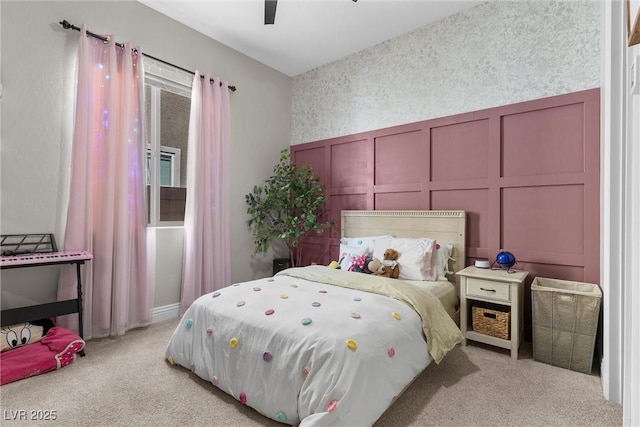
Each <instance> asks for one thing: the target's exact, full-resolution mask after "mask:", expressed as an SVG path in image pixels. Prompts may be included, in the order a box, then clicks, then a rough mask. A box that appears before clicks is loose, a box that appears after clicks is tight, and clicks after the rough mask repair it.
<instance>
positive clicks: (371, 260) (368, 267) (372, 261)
mask: <svg viewBox="0 0 640 427" xmlns="http://www.w3.org/2000/svg"><path fill="white" fill-rule="evenodd" d="M348 270H349V271H355V272H356V273H366V274H378V275H379V274H382V273H383V272H384V267H383V266H382V261H380V260H379V259H378V258H376V257H373V256H371V255H368V254H363V255H357V256H356V257H354V258H353V261H352V262H351V265H350V266H349V269H348Z"/></svg>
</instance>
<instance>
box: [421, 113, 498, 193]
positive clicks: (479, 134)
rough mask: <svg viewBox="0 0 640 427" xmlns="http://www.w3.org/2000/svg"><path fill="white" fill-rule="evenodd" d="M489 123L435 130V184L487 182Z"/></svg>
mask: <svg viewBox="0 0 640 427" xmlns="http://www.w3.org/2000/svg"><path fill="white" fill-rule="evenodd" d="M488 144H489V120H488V119H484V120H475V121H469V122H463V123H456V124H451V125H447V126H438V127H434V128H432V129H431V180H432V181H453V180H456V181H460V180H467V179H477V178H487V176H488V168H489V166H488V157H489V154H488V153H489V148H488Z"/></svg>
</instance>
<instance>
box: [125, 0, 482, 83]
mask: <svg viewBox="0 0 640 427" xmlns="http://www.w3.org/2000/svg"><path fill="white" fill-rule="evenodd" d="M138 1H139V2H141V3H143V4H145V5H147V6H149V7H151V8H152V9H155V10H157V11H158V12H160V13H162V14H164V15H167V16H169V17H171V18H173V19H175V20H176V21H178V22H181V23H182V24H185V25H187V26H189V27H191V28H193V29H194V30H196V31H199V32H201V33H203V34H205V35H207V36H209V37H211V38H212V39H214V40H217V41H219V42H220V43H223V44H225V45H226V46H229V47H231V48H232V49H235V50H237V51H239V52H241V53H243V54H245V55H247V56H249V57H251V58H253V59H255V60H257V61H259V62H261V63H263V64H265V65H268V66H269V67H271V68H274V69H276V70H278V71H280V72H282V73H284V74H286V75H288V76H291V77H293V76H296V75H298V74H302V73H304V72H307V71H309V70H312V69H314V68H317V67H319V66H321V65H324V64H328V63H330V62H333V61H335V60H337V59H340V58H342V57H345V56H348V55H350V54H352V53H355V52H358V51H360V50H362V49H366V48H368V47H371V46H374V45H376V44H378V43H381V42H383V41H385V40H389V39H391V38H393V37H396V36H399V35H400V34H404V33H407V32H410V31H413V30H416V29H418V28H420V27H423V26H425V25H427V24H430V23H432V22H435V21H438V20H440V19H442V18H444V17H446V16H449V15H454V14H456V13H459V12H461V11H463V10H465V9H469V8H471V7H474V6H477V5H478V4H481V3H484V1H486V0H481V1H472V0H359V1H358V2H354V1H352V0H279V1H278V5H277V8H276V17H275V24H274V25H264V1H263V0H195V1H181V0H174V1H165V0H138Z"/></svg>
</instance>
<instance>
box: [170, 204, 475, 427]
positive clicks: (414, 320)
mask: <svg viewBox="0 0 640 427" xmlns="http://www.w3.org/2000/svg"><path fill="white" fill-rule="evenodd" d="M341 234H342V239H341V242H350V241H352V240H350V239H356V241H358V242H362V241H365V242H366V241H367V240H366V239H364V240H363V239H360V238H361V237H363V236H377V238H376V239H375V241H374V240H371V241H369V243H371V242H375V243H376V244H378V245H379V246H380V245H385V244H387V243H389V242H400V241H401V240H402V239H404V240H402V241H403V242H411V243H413V242H414V241H418V240H420V241H421V242H422V241H423V240H424V241H427V242H428V241H429V240H432V241H433V244H434V248H435V244H436V243H437V244H438V248H440V247H442V246H441V245H447V246H449V247H450V248H451V253H450V254H449V257H448V258H450V259H448V267H449V268H447V272H449V274H453V273H455V271H458V270H459V269H461V268H462V266H463V264H464V256H465V252H464V246H465V213H464V212H463V211H343V212H342V215H341ZM383 236H393V238H392V239H396V240H385V239H387V238H388V237H383ZM378 237H379V238H378ZM345 244H346V243H345ZM341 249H342V245H341ZM377 250H379V248H377ZM407 254H408V252H407ZM402 256H403V255H401V257H400V258H399V262H400V266H401V268H402V266H403V263H402V260H403V258H402ZM406 256H409V255H406ZM433 256H436V253H435V251H433ZM404 259H405V261H408V259H409V258H406V257H405V258H404ZM404 265H406V266H407V267H409V264H408V263H407V262H405V264H404ZM410 270H411V269H410V268H407V274H409V273H410ZM400 271H401V273H402V271H403V270H402V269H401V270H400ZM449 277H451V276H449ZM456 295H457V292H456V289H455V286H454V284H453V282H451V281H447V280H428V281H424V280H407V279H391V278H385V277H377V276H373V275H368V274H362V273H356V272H350V271H344V270H343V269H335V268H330V267H328V266H321V265H311V266H307V267H298V268H289V269H286V270H283V271H280V272H279V273H277V274H276V275H275V276H274V277H269V278H264V279H258V280H252V281H249V282H243V283H235V284H233V285H231V286H228V287H226V288H223V289H220V290H218V291H215V292H213V293H210V294H207V295H203V296H202V297H200V298H198V299H197V300H196V301H195V302H194V303H193V304H192V306H191V307H190V308H189V309H188V310H187V311H186V313H185V314H184V316H183V317H182V318H181V320H180V322H179V324H178V326H177V327H176V329H175V331H174V333H173V335H172V337H171V339H170V341H169V344H168V346H167V350H166V355H165V356H166V359H167V360H168V362H169V363H171V364H174V365H179V366H182V367H184V368H187V369H189V370H191V371H192V372H194V373H195V374H196V375H197V376H199V377H201V378H203V379H204V380H206V381H210V382H212V383H213V385H214V386H216V387H218V388H220V389H221V390H223V391H224V392H226V393H228V394H230V395H231V396H234V397H235V398H236V399H237V400H238V401H240V402H241V403H242V404H245V405H248V406H251V407H252V408H254V409H255V410H257V411H258V412H260V413H261V414H263V415H265V416H267V417H269V418H272V419H274V420H277V421H280V422H282V423H284V424H291V425H301V426H310V425H314V426H320V425H321V426H327V425H350V426H360V425H363V426H364V425H372V424H373V423H374V422H375V421H376V420H377V419H378V418H379V417H380V416H381V415H382V414H383V413H384V411H385V410H386V409H387V408H388V407H389V406H390V405H391V404H392V403H393V402H394V401H395V399H396V398H397V397H398V396H399V395H400V394H401V393H402V392H403V391H404V390H405V389H406V388H407V387H408V386H409V385H410V384H411V382H412V381H413V380H414V379H415V378H416V377H417V376H418V375H419V374H420V373H421V372H422V371H423V370H424V369H425V368H426V367H427V366H428V365H429V364H430V363H431V362H433V361H435V362H436V363H439V362H440V361H441V360H442V359H443V358H444V357H445V356H446V354H447V352H448V351H450V350H451V349H452V348H453V347H454V346H455V345H456V344H458V343H459V342H461V340H462V335H461V333H460V330H459V329H458V328H457V326H456V319H458V318H459V313H458V312H457V308H456V307H457V304H456Z"/></svg>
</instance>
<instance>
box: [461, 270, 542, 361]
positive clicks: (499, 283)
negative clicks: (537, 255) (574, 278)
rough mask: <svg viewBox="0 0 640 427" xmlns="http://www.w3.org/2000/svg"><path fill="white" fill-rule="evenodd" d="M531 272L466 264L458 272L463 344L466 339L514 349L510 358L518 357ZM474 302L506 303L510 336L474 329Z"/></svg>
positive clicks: (502, 304)
mask: <svg viewBox="0 0 640 427" xmlns="http://www.w3.org/2000/svg"><path fill="white" fill-rule="evenodd" d="M528 275H529V273H528V272H526V271H522V270H515V271H514V270H511V272H507V271H506V270H491V269H488V268H477V267H467V268H465V269H464V270H460V271H458V272H457V273H456V276H457V277H458V278H459V284H460V330H461V331H462V335H463V337H464V338H463V340H462V344H463V345H466V344H467V340H473V341H478V342H482V343H485V344H489V345H494V346H496V347H501V348H506V349H509V350H511V358H513V359H517V358H518V347H520V343H521V342H522V328H523V323H522V311H523V297H524V280H525V279H526V277H527V276H528ZM475 301H482V302H485V303H492V304H495V305H497V306H506V307H507V308H505V311H509V312H510V322H511V327H510V337H509V339H502V338H498V337H494V336H491V335H486V334H481V333H478V332H475V331H473V327H472V320H471V319H472V314H471V312H472V306H473V305H474V302H475Z"/></svg>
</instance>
